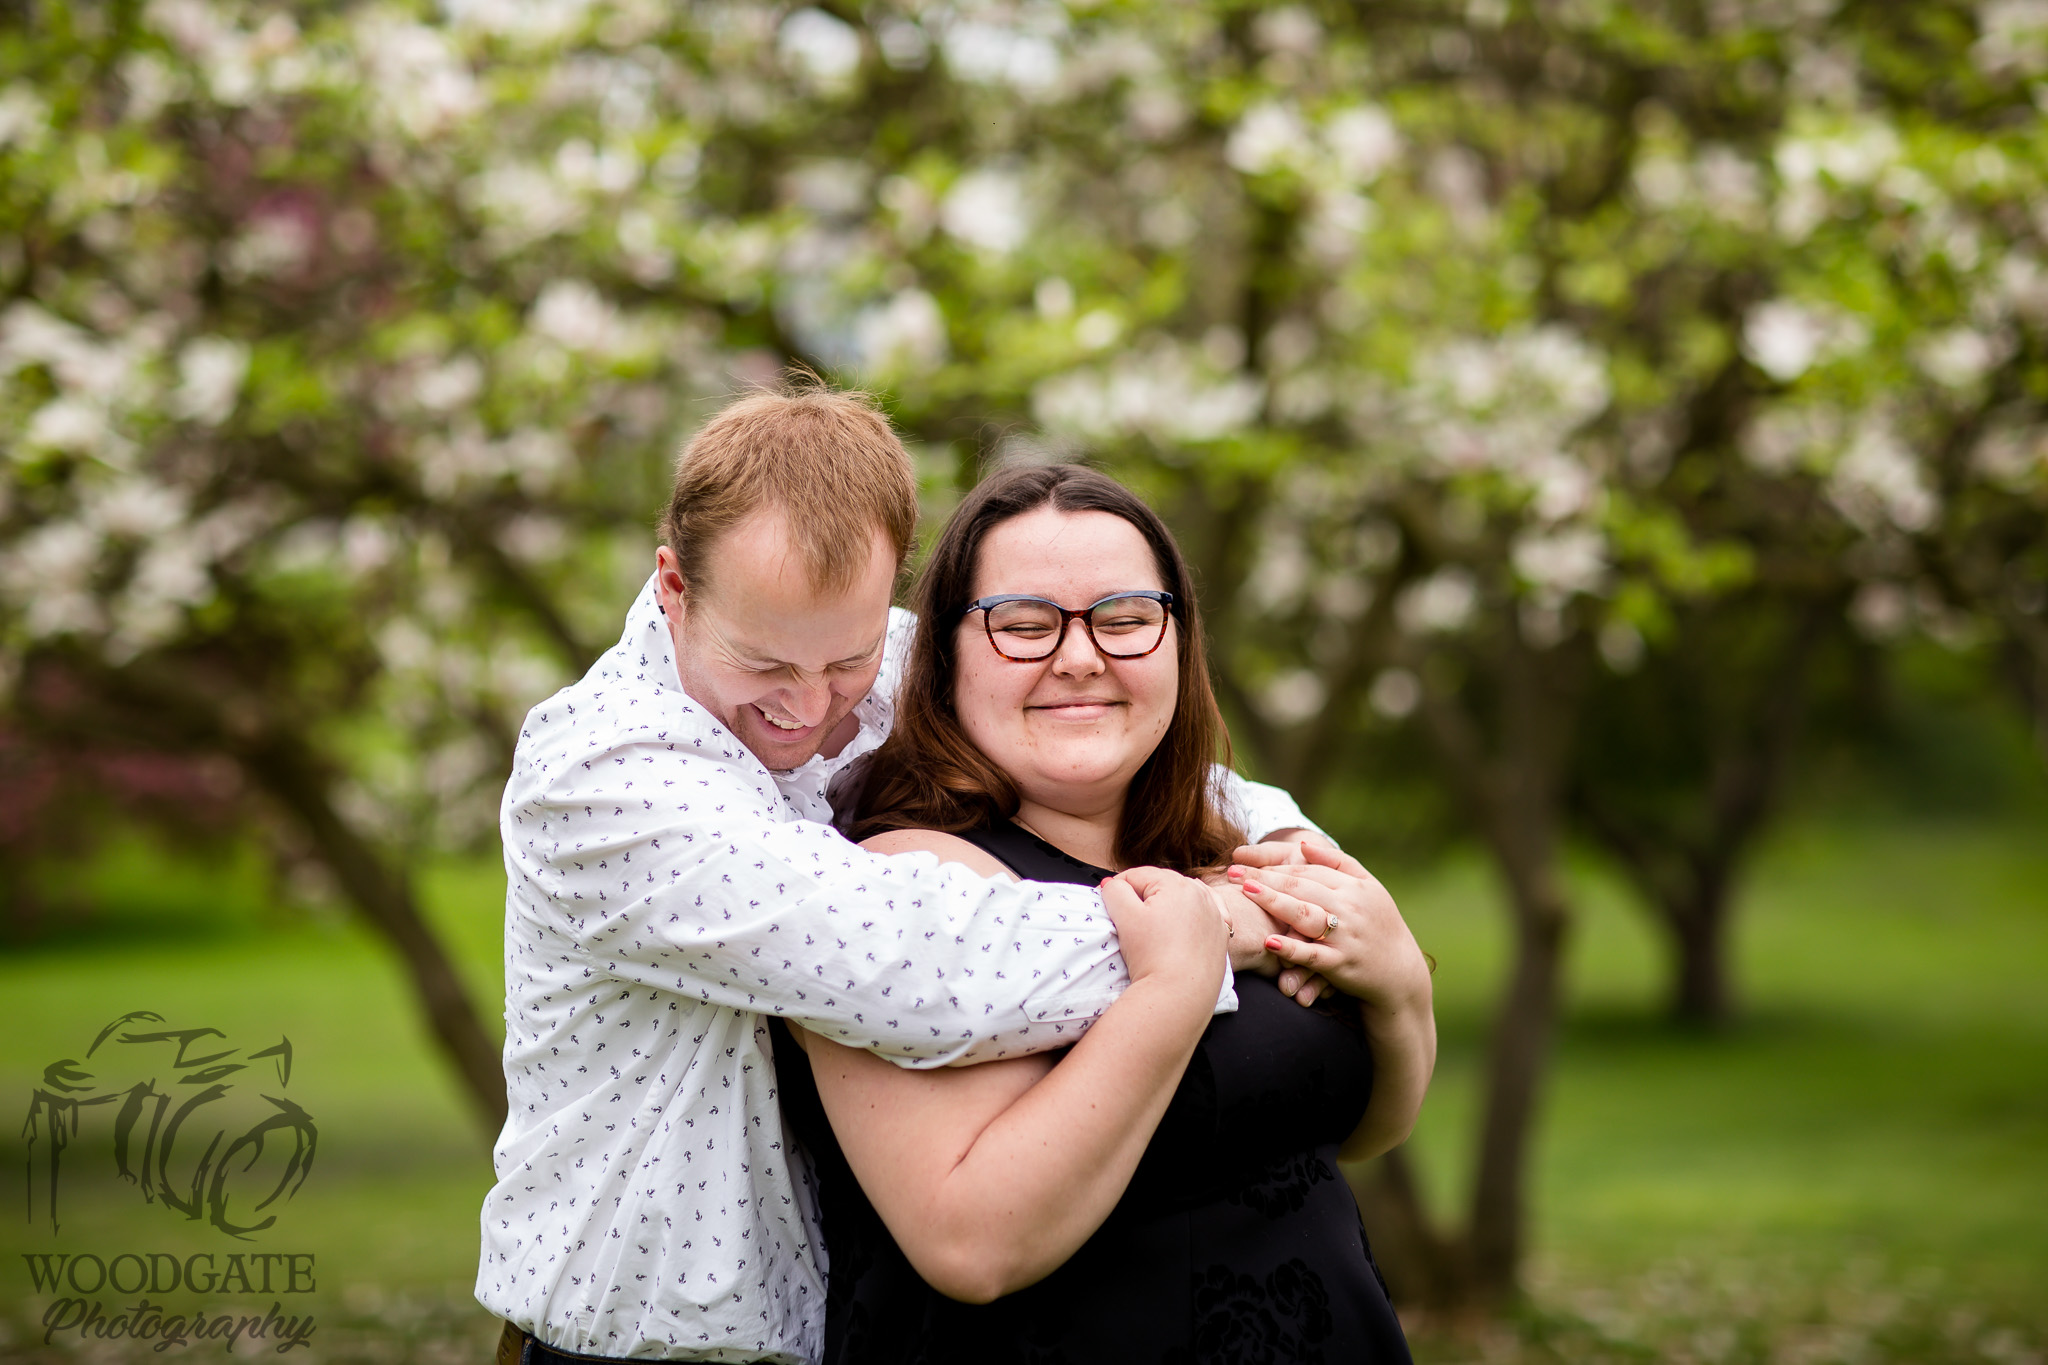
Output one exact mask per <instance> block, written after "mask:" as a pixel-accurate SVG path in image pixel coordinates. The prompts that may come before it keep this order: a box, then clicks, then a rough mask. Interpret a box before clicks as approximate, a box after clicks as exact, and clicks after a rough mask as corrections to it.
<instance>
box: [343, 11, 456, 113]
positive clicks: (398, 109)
mask: <svg viewBox="0 0 2048 1365" xmlns="http://www.w3.org/2000/svg"><path fill="white" fill-rule="evenodd" d="M355 42H356V47H357V49H358V51H360V52H361V54H362V58H363V64H364V67H365V68H366V74H367V75H368V77H369V79H370V80H372V81H373V82H375V84H376V87H377V90H378V93H379V98H378V99H377V100H375V101H372V103H371V106H370V107H371V108H372V109H373V110H378V111H388V113H389V115H390V116H391V117H392V118H394V119H395V120H396V122H397V124H398V126H399V127H400V128H402V129H403V130H404V131H405V132H406V133H408V134H410V135H411V136H412V137H414V138H416V139H425V138H429V137H432V136H434V135H435V134H437V133H440V132H442V131H444V130H446V129H447V128H449V127H450V126H452V125H454V124H456V123H459V122H461V121H463V120H465V119H468V118H470V117H472V116H473V115H475V114H477V113H479V112H481V111H482V109H483V108H484V94H483V91H482V90H480V89H479V88H478V86H477V83H476V78H475V77H474V76H473V75H471V73H470V70H469V67H468V65H467V64H466V63H465V62H464V61H463V60H462V58H461V57H460V56H459V55H458V54H457V53H456V51H455V49H454V48H453V46H451V45H450V43H449V42H448V39H447V38H446V37H445V36H444V35H443V34H442V33H441V32H440V31H439V30H437V29H434V28H430V27H428V26H427V25H425V24H416V23H408V22H405V21H402V20H398V19H395V18H394V17H393V16H392V14H391V13H390V12H389V11H384V10H370V11H368V12H367V13H366V17H365V18H364V19H362V20H361V21H359V22H358V24H357V25H356V32H355Z"/></svg>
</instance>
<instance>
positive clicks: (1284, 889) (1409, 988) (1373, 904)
mask: <svg viewBox="0 0 2048 1365" xmlns="http://www.w3.org/2000/svg"><path fill="white" fill-rule="evenodd" d="M1298 847H1299V848H1300V849H1301V850H1302V854H1301V861H1300V862H1299V863H1297V864H1295V865H1293V866H1276V865H1268V866H1265V867H1248V866H1245V865H1243V864H1241V863H1240V864H1233V865H1232V867H1231V868H1230V872H1229V876H1230V879H1231V881H1233V882H1235V883H1236V884H1237V885H1238V886H1240V887H1242V888H1243V890H1244V893H1245V895H1246V897H1247V898H1248V899H1250V900H1251V901H1252V903H1253V904H1255V905H1257V906H1258V907H1259V908H1260V909H1261V910H1263V911H1264V912H1265V913H1266V914H1267V915H1268V916H1270V917H1271V918H1272V919H1273V921H1274V922H1276V923H1278V924H1281V925H1283V926H1285V928H1286V930H1287V932H1286V933H1281V934H1274V935H1271V936H1269V937H1268V938H1267V939H1266V942H1265V946H1266V948H1267V950H1268V951H1270V952H1271V953H1273V955H1274V956H1275V957H1278V958H1279V959H1281V960H1282V961H1283V962H1286V963H1289V964H1291V965H1293V966H1295V967H1299V968H1302V969H1304V970H1307V971H1312V972H1318V973H1320V974H1321V975H1323V976H1324V977H1326V978H1328V980H1329V981H1330V983H1331V984H1332V985H1334V986H1336V988H1337V989H1339V990H1341V991H1343V992H1344V993H1345V994H1347V995H1352V996H1356V997H1357V998H1358V999H1360V1000H1363V1001H1365V1002H1366V1003H1367V1004H1368V1005H1375V1006H1381V1007H1386V1008H1402V1007H1412V1006H1413V1005H1415V1004H1416V1003H1418V1002H1426V1001H1427V1000H1428V999H1429V996H1430V985H1429V963H1428V960H1427V959H1425V958H1424V957H1423V955H1422V950H1421V949H1420V948H1419V947H1417V946H1416V943H1415V936H1414V935H1413V934H1411V933H1410V932H1409V931H1408V924H1407V921H1405V920H1403V919H1402V918H1401V912H1400V909H1399V908H1398V907H1397V906H1396V905H1395V904H1394V898H1393V897H1392V896H1390V895H1388V894H1387V889H1386V887H1384V886H1382V885H1381V884H1380V881H1379V879H1378V878H1377V877H1375V876H1373V875H1372V874H1371V873H1370V872H1368V871H1366V870H1365V868H1364V867H1363V866H1362V865H1361V864H1360V863H1359V862H1358V860H1357V859H1356V858H1353V857H1351V856H1350V855H1349V854H1346V853H1343V852H1340V851H1338V850H1336V849H1330V848H1324V847H1321V846H1319V845H1316V844H1309V843H1303V844H1301V845H1298ZM1250 851H1251V850H1250V849H1240V850H1239V852H1240V853H1245V852H1250Z"/></svg>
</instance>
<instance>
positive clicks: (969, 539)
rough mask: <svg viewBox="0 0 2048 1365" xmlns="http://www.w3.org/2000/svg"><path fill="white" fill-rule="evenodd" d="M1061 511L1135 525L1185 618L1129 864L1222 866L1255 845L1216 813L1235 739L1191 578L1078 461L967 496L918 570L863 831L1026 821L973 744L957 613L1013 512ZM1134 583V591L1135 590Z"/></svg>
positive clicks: (1137, 510)
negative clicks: (904, 657) (890, 723)
mask: <svg viewBox="0 0 2048 1365" xmlns="http://www.w3.org/2000/svg"><path fill="white" fill-rule="evenodd" d="M1041 507H1051V508H1054V509H1056V510H1058V511H1061V512H1107V513H1109V514H1110V515H1111V516H1115V517H1121V518H1123V519H1124V520H1125V521H1127V522H1129V523H1130V524H1131V525H1133V526H1135V527H1137V528H1138V533H1139V534H1140V535H1142V536H1144V537H1145V543H1146V544H1147V545H1149V546H1150V547H1151V549H1152V559H1153V562H1154V564H1155V565H1156V566H1157V567H1158V570H1159V580H1160V585H1161V586H1162V587H1163V588H1165V590H1166V591H1168V592H1170V593H1172V594H1173V614H1174V617H1175V618H1176V619H1177V620H1178V621H1179V623H1180V630H1179V632H1178V636H1179V644H1178V647H1177V651H1178V658H1179V664H1180V685H1179V691H1178V695H1177V697H1176V699H1175V703H1174V708H1173V719H1172V720H1171V721H1169V722H1168V723H1167V727H1166V733H1165V734H1164V735H1162V736H1160V739H1159V745H1158V747H1157V748H1155V749H1153V751H1152V754H1151V756H1150V757H1149V758H1147V759H1146V760H1145V763H1144V766H1143V767H1141V768H1139V769H1138V772H1137V775H1136V776H1135V777H1133V778H1132V779H1131V789H1130V791H1129V792H1128V793H1127V794H1126V796H1125V798H1124V809H1123V818H1122V823H1121V824H1120V826H1119V827H1118V829H1117V836H1116V853H1117V857H1118V859H1119V860H1120V861H1121V862H1122V863H1123V864H1124V865H1125V866H1127V867H1136V866H1140V865H1149V866H1153V867H1166V868H1172V869H1174V870H1176V871H1189V870H1192V869H1195V868H1202V867H1211V866H1214V865H1216V864H1218V863H1220V862H1222V861H1224V860H1225V859H1227V858H1228V857H1229V856H1230V853H1231V851H1232V850H1233V849H1234V848H1236V846H1237V845H1238V844H1240V843H1242V842H1244V833H1243V831H1242V830H1239V829H1238V828H1237V827H1236V826H1235V825H1234V824H1233V823H1232V822H1231V821H1230V820H1229V819H1228V818H1227V817H1225V815H1224V814H1223V812H1222V810H1221V809H1219V807H1218V805H1217V800H1216V791H1215V786H1214V783H1213V781H1212V779H1211V766H1210V765H1211V764H1213V763H1215V762H1216V761H1217V760H1218V759H1219V758H1220V759H1221V760H1222V761H1223V762H1225V763H1228V762H1229V761H1230V737H1229V734H1228V733H1227V732H1226V731H1225V729H1224V726H1223V717H1222V715H1221V713H1219V712H1218V711H1217V709H1216V698H1215V696H1214V695H1213V694H1212V693H1211V691H1210V688H1209V664H1208V659H1207V655H1206V653H1205V650H1204V647H1203V642H1202V617H1201V613H1200V612H1199V611H1198V610H1197V609H1196V606H1195V584H1194V576H1193V575H1192V574H1191V573H1189V572H1188V566H1187V561H1186V560H1185V559H1183V558H1181V553H1180V547H1179V546H1178V545H1176V544H1174V540H1173V533H1172V532H1171V531H1169V530H1167V529H1166V523H1165V522H1163V521H1161V520H1160V519H1159V514H1158V513H1156V512H1154V511H1153V510H1152V509H1151V508H1149V507H1147V506H1146V505H1145V504H1144V502H1143V501H1141V500H1140V499H1139V498H1138V496H1137V495H1136V494H1135V493H1133V492H1131V491H1130V490H1129V489H1128V488H1125V487H1124V486H1123V485H1122V484H1120V483H1118V482H1117V481H1116V480H1114V479H1112V478H1109V477H1108V476H1107V475H1104V474H1098V473H1096V472H1095V471H1094V470H1092V469H1086V468H1083V467H1082V466H1080V465H1036V466H1030V467H1025V468H1019V469H1007V470H1004V471H1003V472H1002V473H999V474H995V475H992V476H991V477H989V478H987V479H985V480H983V481H982V483H981V484H980V486H979V487H977V488H976V489H975V490H974V491H973V492H972V493H969V494H968V495H967V498H966V500H965V501H963V502H962V503H961V504H960V507H959V509H958V510H957V511H955V512H954V513H953V516H952V519H951V520H950V521H948V522H947V523H946V527H945V529H944V530H943V531H941V532H940V533H939V538H938V541H937V543H936V544H934V545H933V546H932V552H931V558H930V559H929V560H927V561H926V563H925V566H924V570H923V572H922V573H921V574H919V576H918V581H917V589H916V593H915V601H916V606H917V613H918V626H917V638H916V642H915V643H914V644H912V646H911V649H910V661H909V664H908V666H907V667H906V668H905V670H904V674H903V683H902V687H901V689H900V691H899V692H898V693H897V697H896V726H895V729H894V731H893V732H892V733H891V734H890V736H889V739H888V741H887V742H886V743H884V744H883V745H882V746H881V748H879V749H877V750H876V751H875V752H874V754H873V755H872V756H871V757H870V758H869V759H868V760H867V764H868V767H867V772H866V773H865V775H864V778H863V781H862V783H861V791H860V795H859V797H858V799H857V802H856V805H855V814H854V821H853V836H854V837H855V838H856V839H862V838H866V837H867V836H868V835H870V834H876V833H879V832H881V831H882V830H889V829H936V830H944V831H945V832H947V833H958V832H960V831H962V830H970V829H980V828H984V827H986V826H990V825H996V824H1000V823H1001V822H1002V821H1005V820H1008V819H1009V818H1010V817H1011V816H1013V815H1015V814H1016V813H1017V806H1018V796H1017V787H1016V784H1015V783H1013V782H1011V781H1010V779H1009V777H1008V776H1007V775H1006V774H1004V772H1003V771H1002V769H1000V768H998V767H997V766H996V765H995V764H994V763H993V762H991V761H990V760H989V758H988V757H987V756H986V755H985V754H983V753H982V752H981V751H980V750H979V749H976V748H975V747H974V745H973V743H972V742H971V741H970V740H969V739H968V738H967V734H966V732H965V731H964V730H963V729H962V728H961V725H960V718H959V716H958V715H957V714H956V713H955V711H954V708H953V685H954V679H955V676H956V672H957V668H958V654H957V650H956V648H955V646H956V645H957V643H958V640H959V635H960V633H959V631H958V629H957V626H958V625H959V621H960V612H961V609H962V608H964V607H965V606H966V605H967V603H968V600H969V594H970V593H972V592H973V591H974V574H975V570H976V568H978V567H979V565H978V563H977V561H978V560H979V558H980V555H981V546H982V542H983V541H985V540H986V539H987V538H988V534H989V532H990V531H992V530H993V529H995V528H996V527H997V526H999V525H1001V524H1002V523H1003V522H1006V521H1009V520H1010V519H1011V518H1013V517H1020V516H1023V515H1024V514H1025V513H1027V512H1035V511H1037V510H1038V509H1039V508H1041ZM1133 586H1135V585H1133Z"/></svg>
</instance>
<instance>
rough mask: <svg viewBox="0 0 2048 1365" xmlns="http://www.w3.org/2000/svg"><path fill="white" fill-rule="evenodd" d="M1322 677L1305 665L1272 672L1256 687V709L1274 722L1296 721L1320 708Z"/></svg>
mask: <svg viewBox="0 0 2048 1365" xmlns="http://www.w3.org/2000/svg"><path fill="white" fill-rule="evenodd" d="M1326 696H1327V692H1326V690H1325V688H1324V686H1323V680H1322V679H1321V678H1319V677H1317V676H1316V675H1315V674H1314V673H1313V672H1311V671H1310V670H1308V669H1306V668H1294V669H1289V670H1288V671H1286V672H1284V673H1280V674H1277V675H1275V676H1274V677H1273V678H1272V679H1271V680H1270V681H1268V682H1267V684H1266V685H1265V686H1264V687H1263V688H1261V689H1260V691H1259V710H1260V711H1261V712H1263V713H1264V714H1265V717H1266V719H1268V720H1270V721H1272V722H1273V723H1274V724H1275V725H1297V724H1299V723H1301V722H1302V721H1305V720H1307V719H1309V718H1310V717H1311V716H1313V715H1315V714H1316V713H1317V712H1319V711H1321V710H1322V709H1323V702H1324V700H1325V698H1326Z"/></svg>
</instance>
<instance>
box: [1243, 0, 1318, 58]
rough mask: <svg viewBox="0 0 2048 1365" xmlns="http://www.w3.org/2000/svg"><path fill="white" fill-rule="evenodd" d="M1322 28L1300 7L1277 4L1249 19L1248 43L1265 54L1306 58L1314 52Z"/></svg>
mask: <svg viewBox="0 0 2048 1365" xmlns="http://www.w3.org/2000/svg"><path fill="white" fill-rule="evenodd" d="M1322 36H1323V26H1322V25H1321V24H1320V23H1318V22H1316V17H1315V15H1313V14H1311V13H1310V12H1309V11H1308V10H1306V9H1303V8H1302V7H1301V6H1300V5H1279V6H1275V7H1274V8H1271V9H1263V10H1260V11H1258V17H1257V18H1255V19H1254V20H1252V41H1253V42H1255V43H1257V44H1258V45H1259V46H1260V47H1261V48H1263V49H1264V50H1266V51H1267V52H1287V53H1292V54H1294V55H1295V56H1298V57H1306V56H1308V55H1309V54H1310V53H1312V52H1314V51H1315V49H1316V44H1317V43H1318V42H1319V41H1321V39H1322Z"/></svg>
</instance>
